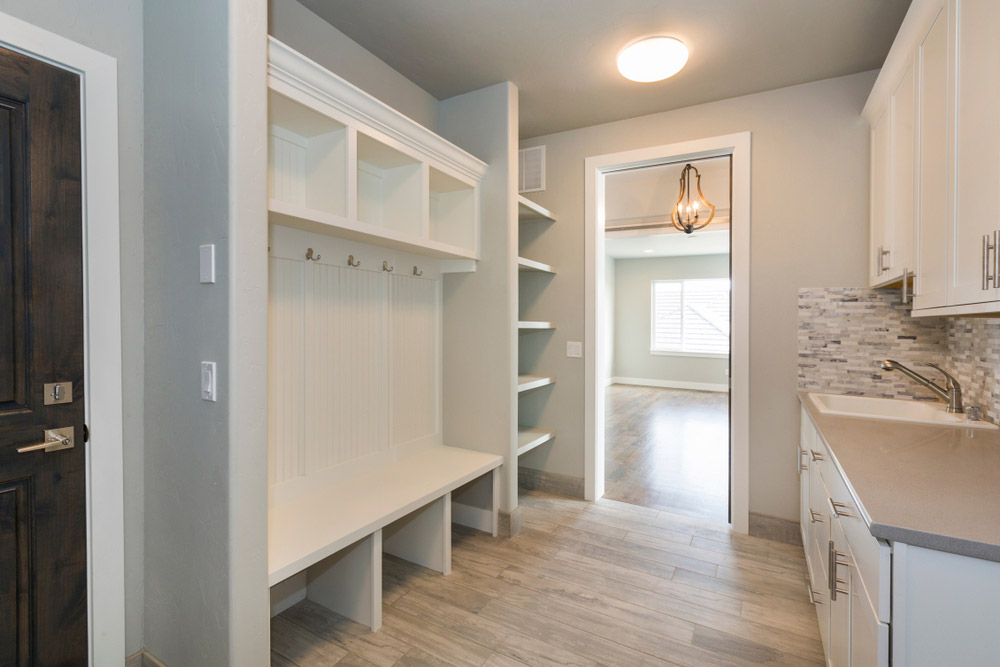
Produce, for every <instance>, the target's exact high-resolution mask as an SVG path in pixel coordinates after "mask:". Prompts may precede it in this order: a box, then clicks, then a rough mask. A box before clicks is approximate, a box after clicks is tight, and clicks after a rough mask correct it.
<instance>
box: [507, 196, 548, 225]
mask: <svg viewBox="0 0 1000 667" xmlns="http://www.w3.org/2000/svg"><path fill="white" fill-rule="evenodd" d="M517 219H518V220H549V221H550V222H555V221H556V214H555V213H553V212H552V211H550V210H549V209H547V208H544V207H542V206H539V205H538V204H536V203H535V202H533V201H531V200H530V199H528V198H526V197H524V196H523V195H518V196H517Z"/></svg>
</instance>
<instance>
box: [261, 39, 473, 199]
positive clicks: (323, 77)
mask: <svg viewBox="0 0 1000 667" xmlns="http://www.w3.org/2000/svg"><path fill="white" fill-rule="evenodd" d="M267 72H268V87H274V86H272V83H274V82H280V83H282V84H284V85H285V86H288V87H291V88H292V89H294V90H297V91H299V92H301V93H303V94H304V95H306V96H309V97H313V98H316V99H317V100H319V101H320V102H322V103H323V104H326V105H329V106H330V107H332V108H334V109H336V110H337V112H339V113H340V114H342V115H344V116H346V117H348V118H350V119H353V120H354V121H356V122H357V123H358V124H359V125H361V126H364V127H367V128H370V129H373V130H376V131H377V132H380V133H382V134H384V135H386V136H387V137H389V138H391V139H393V140H394V141H396V142H398V143H400V144H402V145H403V146H406V147H408V148H409V149H410V150H411V151H415V152H416V153H417V154H418V155H426V156H428V157H430V158H432V161H434V162H437V163H439V164H440V165H442V166H445V167H447V168H449V169H450V170H452V171H454V172H457V175H460V176H463V177H464V178H465V179H466V180H470V181H472V182H473V183H478V182H480V181H481V180H482V178H483V175H484V174H485V173H486V168H487V164H486V163H485V162H483V161H482V160H480V159H479V158H477V157H475V156H473V155H470V154H469V153H467V152H466V151H464V150H462V149H461V148H459V147H458V146H456V145H455V144H453V143H451V142H450V141H448V140H446V139H444V138H442V137H440V136H439V135H437V134H435V133H434V132H432V131H430V130H429V129H427V128H426V127H424V126H423V125H421V124H420V123H418V122H416V121H415V120H413V119H411V118H408V117H407V116H404V115H403V114H401V113H399V112H398V111H396V110H395V109H393V108H392V107H390V106H388V105H386V104H385V103H383V102H381V101H379V100H378V99H376V98H374V97H372V96H371V95H369V94H368V93H366V92H365V91H363V90H361V89H360V88H358V87H357V86H355V85H354V84H352V83H349V82H348V81H345V80H344V79H342V78H341V77H339V76H337V75H336V74H334V73H333V72H331V71H330V70H328V69H326V68H324V67H322V66H321V65H319V64H318V63H316V62H314V61H312V60H310V59H309V58H306V57H305V56H304V55H302V54H301V53H299V52H298V51H296V50H294V49H292V48H291V47H290V46H288V45H287V44H284V43H283V42H280V41H278V40H276V39H275V38H274V37H268V66H267ZM435 166H437V165H435Z"/></svg>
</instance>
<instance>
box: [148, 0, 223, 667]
mask: <svg viewBox="0 0 1000 667" xmlns="http://www.w3.org/2000/svg"><path fill="white" fill-rule="evenodd" d="M227 4H228V3H227V0H173V1H172V2H160V1H158V0H148V1H147V2H146V3H145V15H144V36H145V44H144V48H145V70H144V79H145V91H146V92H145V94H146V105H145V112H146V113H145V146H146V153H145V157H146V160H145V179H144V184H145V194H146V198H145V320H146V321H145V324H146V343H145V357H146V376H145V395H146V403H145V404H146V411H145V426H146V435H145V481H146V484H145V536H146V554H145V646H146V648H148V649H149V650H150V651H151V652H152V653H153V654H154V655H156V656H157V657H158V658H160V659H161V660H163V661H164V662H165V663H166V664H168V665H178V666H179V665H225V664H227V663H228V662H229V647H228V642H229V611H228V603H229V567H228V557H229V525H228V515H229V503H228V499H229V494H228V491H229V465H228V454H229V438H228V393H227V391H226V387H227V386H228V369H227V359H228V355H229V345H228V335H229V323H228V309H229V297H228V291H229V289H230V284H229V279H228V275H229V262H228V254H229V249H228V247H227V230H228V221H229V189H228V179H229V176H228V174H229V145H228V142H229V126H228V110H229V109H228V92H229V90H228V84H229V80H228V74H229V72H228V48H227V47H228V44H227V42H228V21H229V14H228V7H227ZM203 243H215V244H216V250H215V260H216V276H217V278H216V279H217V282H216V283H215V284H214V285H202V284H199V281H198V246H199V245H200V244H203ZM202 360H209V361H216V362H217V364H218V393H219V396H218V402H215V403H211V402H206V401H203V400H201V397H200V392H199V363H200V362H201V361H202Z"/></svg>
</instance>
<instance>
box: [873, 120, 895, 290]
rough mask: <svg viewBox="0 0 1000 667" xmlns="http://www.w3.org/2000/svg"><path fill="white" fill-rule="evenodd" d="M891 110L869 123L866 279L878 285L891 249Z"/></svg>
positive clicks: (881, 279) (883, 274)
mask: <svg viewBox="0 0 1000 667" xmlns="http://www.w3.org/2000/svg"><path fill="white" fill-rule="evenodd" d="M890 115H891V112H890V110H889V108H888V107H887V108H886V110H885V111H883V112H882V114H881V115H880V116H879V118H878V120H877V121H875V124H874V125H872V133H871V172H872V173H871V189H872V192H871V213H870V215H869V218H870V220H869V224H870V225H871V230H870V241H869V257H868V261H869V264H868V267H869V270H868V282H869V284H870V285H872V286H874V285H878V284H879V283H881V282H882V281H883V276H885V275H886V273H885V266H886V264H887V263H888V262H887V258H888V254H884V253H889V254H891V253H890V247H889V246H890V244H891V238H890V236H889V224H890V215H891V208H890V207H891V196H890V188H891V183H892V175H891V172H890V163H891V156H892V142H891V139H892V136H891V135H892V127H891V118H890Z"/></svg>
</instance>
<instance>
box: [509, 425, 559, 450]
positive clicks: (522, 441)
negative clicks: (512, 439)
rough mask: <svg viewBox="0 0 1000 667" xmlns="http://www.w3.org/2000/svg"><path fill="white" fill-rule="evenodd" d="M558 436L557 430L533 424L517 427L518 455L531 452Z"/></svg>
mask: <svg viewBox="0 0 1000 667" xmlns="http://www.w3.org/2000/svg"><path fill="white" fill-rule="evenodd" d="M554 437H556V432H555V431H550V430H548V429H544V428H537V427H531V426H518V427H517V455H518V456H520V455H521V454H524V453H525V452H530V451H531V450H532V449H534V448H535V447H537V446H538V445H543V444H545V443H546V442H548V441H549V440H551V439H552V438H554Z"/></svg>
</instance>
